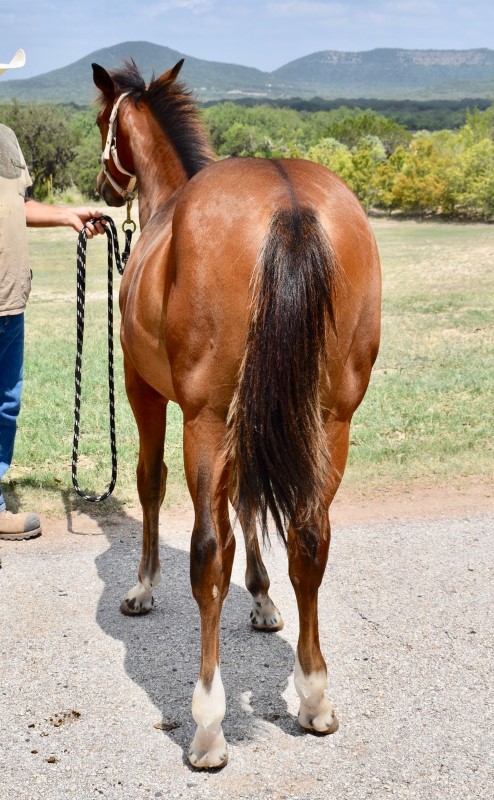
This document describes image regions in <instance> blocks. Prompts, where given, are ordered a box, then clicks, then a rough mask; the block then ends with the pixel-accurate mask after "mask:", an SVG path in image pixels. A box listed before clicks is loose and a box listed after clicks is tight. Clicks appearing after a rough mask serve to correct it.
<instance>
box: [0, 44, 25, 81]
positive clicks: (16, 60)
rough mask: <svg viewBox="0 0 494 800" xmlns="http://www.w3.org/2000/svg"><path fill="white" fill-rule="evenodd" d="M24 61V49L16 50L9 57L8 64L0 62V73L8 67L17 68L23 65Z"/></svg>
mask: <svg viewBox="0 0 494 800" xmlns="http://www.w3.org/2000/svg"><path fill="white" fill-rule="evenodd" d="M25 63H26V54H25V52H24V50H18V51H17V53H15V55H14V56H12V58H11V59H10V61H9V63H8V64H0V75H2V73H3V72H5V71H6V70H8V69H18V68H19V67H23V66H24V64H25Z"/></svg>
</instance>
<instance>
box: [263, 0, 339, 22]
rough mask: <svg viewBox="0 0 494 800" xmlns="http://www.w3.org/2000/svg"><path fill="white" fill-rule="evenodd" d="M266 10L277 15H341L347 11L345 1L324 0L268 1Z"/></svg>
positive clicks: (303, 16) (305, 16)
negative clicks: (326, 1)
mask: <svg viewBox="0 0 494 800" xmlns="http://www.w3.org/2000/svg"><path fill="white" fill-rule="evenodd" d="M267 9H268V12H269V13H270V15H271V16H279V17H301V18H305V19H307V18H308V17H312V18H314V17H324V18H327V17H331V16H341V15H342V14H344V13H345V12H348V7H347V6H346V5H345V3H334V2H328V3H325V2H324V0H315V2H304V0H279V2H272V3H268V5H267Z"/></svg>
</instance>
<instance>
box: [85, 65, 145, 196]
mask: <svg viewBox="0 0 494 800" xmlns="http://www.w3.org/2000/svg"><path fill="white" fill-rule="evenodd" d="M93 80H94V83H95V85H96V86H97V88H98V89H99V90H100V92H101V102H102V108H101V111H100V112H99V114H98V117H97V123H98V127H99V129H100V132H101V139H102V144H103V152H102V155H101V164H102V167H101V170H100V172H99V175H98V178H97V181H96V183H97V187H98V192H99V193H100V195H101V196H102V198H103V200H104V201H105V203H107V204H108V205H109V206H123V205H124V204H125V202H126V201H127V200H132V199H133V197H134V194H135V188H136V180H137V179H136V176H135V172H134V161H133V158H132V153H131V149H130V146H129V135H128V132H126V130H125V125H122V124H120V125H118V122H119V119H118V118H119V109H120V105H121V103H122V101H124V100H125V98H126V97H127V94H128V93H127V92H122V91H121V90H119V87H118V86H117V84H116V83H115V82H114V81H113V79H112V77H111V76H110V75H109V73H108V72H107V71H106V70H105V69H103V67H100V66H99V65H98V64H93Z"/></svg>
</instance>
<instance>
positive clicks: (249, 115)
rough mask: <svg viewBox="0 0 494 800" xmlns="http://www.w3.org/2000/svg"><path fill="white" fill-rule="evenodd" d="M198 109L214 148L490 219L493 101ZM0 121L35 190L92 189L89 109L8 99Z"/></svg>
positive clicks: (96, 151) (376, 202) (96, 142)
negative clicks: (400, 107)
mask: <svg viewBox="0 0 494 800" xmlns="http://www.w3.org/2000/svg"><path fill="white" fill-rule="evenodd" d="M313 102H317V100H315V101H313ZM383 102H384V101H383ZM403 102H406V101H403ZM388 107H389V103H388ZM457 110H458V109H457ZM202 113H203V116H204V121H205V123H206V125H207V127H208V129H209V132H210V136H211V140H212V143H213V146H214V148H215V150H216V152H217V153H218V156H219V157H220V158H226V157H230V156H258V157H262V158H281V157H283V158H307V159H310V160H312V161H317V162H319V163H321V164H324V165H325V166H327V167H329V168H330V169H332V170H333V171H334V172H336V173H337V174H338V175H340V176H341V177H342V178H343V179H344V180H345V181H346V182H347V183H348V184H349V186H350V187H351V188H352V189H353V191H354V192H355V193H356V194H357V196H358V197H359V198H360V200H361V202H362V203H363V205H364V207H365V208H366V209H367V210H368V211H370V210H372V209H375V210H381V211H383V212H388V213H392V212H399V213H404V214H411V215H420V216H433V215H442V216H445V217H451V218H461V219H465V220H491V219H494V107H488V108H486V109H483V110H481V109H479V108H474V109H472V110H469V109H465V110H464V112H462V113H464V119H463V121H462V123H461V124H460V125H459V126H457V127H451V128H444V129H441V130H427V129H423V130H418V131H417V130H411V127H412V126H410V125H404V124H401V123H399V122H397V121H396V120H395V119H393V118H392V116H390V115H389V114H384V113H379V112H378V111H377V110H376V109H373V108H361V107H350V105H349V104H347V105H343V106H339V107H337V108H333V109H330V110H328V109H324V110H315V111H314V110H306V109H295V108H284V107H283V108H282V107H280V106H279V104H278V105H276V106H275V105H270V104H266V103H265V104H262V105H256V106H253V105H250V106H249V105H239V104H238V103H231V102H228V103H221V104H216V105H213V106H210V107H207V108H204V109H203V111H202ZM0 122H3V123H4V124H6V125H9V126H10V127H11V128H13V129H14V130H15V132H16V134H17V137H18V139H19V142H20V144H21V147H22V149H23V151H24V154H25V157H26V160H27V162H28V165H29V169H30V173H31V176H32V178H33V183H34V196H35V197H37V198H39V199H44V198H47V197H49V195H50V194H51V193H52V192H61V191H63V190H65V189H67V188H68V187H71V186H75V187H76V188H77V189H78V190H79V191H80V192H81V193H82V194H83V195H85V196H87V197H89V198H94V197H96V175H97V173H98V170H99V164H100V155H101V138H100V134H99V131H98V129H97V126H96V125H95V111H94V109H84V110H81V109H76V108H73V107H60V106H49V105H46V106H42V105H24V106H21V105H20V104H18V103H16V102H15V101H14V102H13V103H11V104H9V105H7V106H3V107H0Z"/></svg>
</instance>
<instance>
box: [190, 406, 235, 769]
mask: <svg viewBox="0 0 494 800" xmlns="http://www.w3.org/2000/svg"><path fill="white" fill-rule="evenodd" d="M224 435H225V425H224V422H223V420H220V419H218V418H215V417H213V416H212V415H206V414H203V415H198V416H197V417H195V418H194V419H193V420H190V421H187V422H186V424H185V431H184V459H185V471H186V475H187V482H188V486H189V491H190V494H191V497H192V500H193V503H194V511H195V520H194V530H193V532H192V541H191V553H190V576H191V584H192V592H193V595H194V597H195V599H196V601H197V604H198V606H199V613H200V616H201V664H200V671H199V680H198V681H197V684H196V687H195V689H194V695H193V698H192V716H193V717H194V720H195V722H196V724H197V729H196V732H195V736H194V739H193V741H192V744H191V746H190V749H189V760H190V763H191V764H192V765H193V766H194V767H196V768H197V769H210V768H214V767H216V768H218V767H224V766H225V764H226V763H227V760H228V750H227V744H226V741H225V737H224V735H223V730H222V726H221V723H222V720H223V717H224V715H225V711H226V700H225V690H224V688H223V683H222V680H221V674H220V654H219V653H220V645H219V629H220V616H221V609H222V606H223V601H224V599H225V597H226V595H227V593H228V588H229V585H230V577H231V571H232V564H233V556H234V553H235V539H234V537H233V531H232V529H231V525H230V520H229V514H228V476H227V471H226V469H225V465H224V461H223V441H224Z"/></svg>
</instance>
